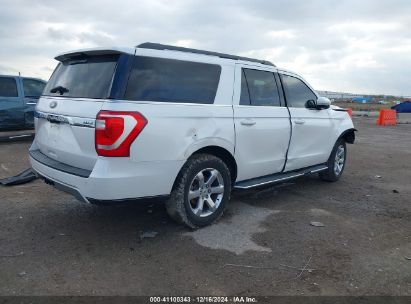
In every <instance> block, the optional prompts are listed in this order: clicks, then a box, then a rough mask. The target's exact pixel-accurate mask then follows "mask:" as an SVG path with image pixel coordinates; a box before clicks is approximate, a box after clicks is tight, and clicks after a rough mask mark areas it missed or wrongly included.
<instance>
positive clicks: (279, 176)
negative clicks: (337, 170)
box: [234, 164, 328, 189]
mask: <svg viewBox="0 0 411 304" xmlns="http://www.w3.org/2000/svg"><path fill="white" fill-rule="evenodd" d="M327 169H328V167H327V165H326V164H319V165H315V166H310V167H306V168H302V169H298V170H293V171H287V172H285V173H281V172H280V173H274V174H270V175H265V176H260V177H256V178H251V179H248V180H244V181H240V182H236V183H235V184H234V189H251V188H256V187H260V186H265V185H270V184H275V183H281V182H284V181H287V180H290V179H294V178H297V177H300V176H303V175H307V174H312V173H316V172H321V171H324V170H327Z"/></svg>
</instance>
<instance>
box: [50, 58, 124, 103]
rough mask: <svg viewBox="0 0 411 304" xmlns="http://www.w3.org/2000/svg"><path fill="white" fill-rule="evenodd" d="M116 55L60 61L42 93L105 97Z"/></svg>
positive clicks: (114, 67)
mask: <svg viewBox="0 0 411 304" xmlns="http://www.w3.org/2000/svg"><path fill="white" fill-rule="evenodd" d="M117 61H118V55H99V56H87V55H86V56H83V57H73V58H70V59H68V60H65V61H63V62H61V63H60V64H59V65H58V66H57V68H56V69H55V70H54V72H53V75H51V78H50V80H49V82H48V83H47V86H46V87H45V89H44V91H43V95H49V96H63V97H79V98H80V97H82V98H98V99H101V98H107V97H108V95H109V90H110V86H111V81H112V78H113V74H114V71H115V69H116V64H117Z"/></svg>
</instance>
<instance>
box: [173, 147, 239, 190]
mask: <svg viewBox="0 0 411 304" xmlns="http://www.w3.org/2000/svg"><path fill="white" fill-rule="evenodd" d="M197 154H210V155H214V156H216V157H218V158H220V159H221V160H222V161H224V163H225V164H226V165H227V166H228V169H229V170H230V175H231V181H232V182H233V183H234V182H235V180H236V179H237V172H238V168H237V162H236V160H235V158H234V156H233V154H232V153H231V152H230V151H229V150H227V149H226V148H223V147H221V146H216V145H209V146H203V147H198V148H197V149H196V150H192V151H191V154H190V155H189V156H188V157H187V160H186V162H185V163H184V165H185V164H186V163H187V161H188V160H189V159H190V157H192V156H193V155H197ZM184 165H183V166H182V167H181V168H180V171H179V172H178V174H177V176H176V178H175V179H174V182H173V187H172V189H174V188H175V186H176V181H177V180H178V177H179V176H180V173H181V170H182V169H183V168H184Z"/></svg>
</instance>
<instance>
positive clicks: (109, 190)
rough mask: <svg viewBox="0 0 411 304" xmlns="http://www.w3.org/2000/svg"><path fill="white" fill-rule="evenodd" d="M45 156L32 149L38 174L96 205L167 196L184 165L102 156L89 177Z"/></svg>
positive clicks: (32, 160)
mask: <svg viewBox="0 0 411 304" xmlns="http://www.w3.org/2000/svg"><path fill="white" fill-rule="evenodd" d="M34 151H36V150H34ZM40 153H41V152H40ZM33 156H34V157H33ZM43 156H44V157H45V158H44V157H43V158H42V156H41V155H40V154H38V153H37V154H36V152H34V154H33V150H31V151H30V163H31V166H32V168H33V170H34V171H35V172H36V173H37V174H38V175H40V176H41V177H43V178H44V179H45V181H46V182H47V183H49V184H52V185H53V186H54V187H56V188H57V189H59V190H62V191H64V192H68V193H70V194H72V195H73V196H75V197H76V198H77V199H79V200H80V201H83V202H88V203H94V204H113V203H123V202H124V201H134V200H146V199H149V198H150V199H158V198H159V197H161V198H165V197H167V196H168V195H169V194H170V192H171V189H172V186H173V183H174V180H175V178H176V176H177V174H178V172H179V171H180V169H181V167H182V166H183V164H184V162H183V161H161V162H132V161H131V160H130V159H129V158H105V157H101V158H98V159H97V161H96V163H95V165H94V168H93V170H92V171H91V172H90V174H89V176H88V177H85V176H79V175H76V174H74V173H75V172H77V171H76V170H75V169H78V168H74V169H73V167H70V166H67V165H66V167H63V169H64V171H63V170H61V168H60V167H59V164H57V165H56V163H52V161H50V158H48V157H47V156H45V155H44V154H43ZM47 158H48V159H47ZM54 162H55V161H54ZM57 163H58V162H57ZM60 164H61V163H60ZM63 165H64V164H63ZM72 169H73V170H72ZM70 170H71V172H70ZM80 170H81V169H80ZM73 171H74V172H73ZM83 173H84V172H83Z"/></svg>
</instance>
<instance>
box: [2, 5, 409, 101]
mask: <svg viewBox="0 0 411 304" xmlns="http://www.w3.org/2000/svg"><path fill="white" fill-rule="evenodd" d="M0 4H1V9H0V46H1V47H0V74H1V73H3V74H4V73H7V74H16V73H18V72H19V71H20V72H21V73H22V74H23V75H26V76H37V77H41V78H43V79H46V80H47V79H48V78H49V76H50V74H51V72H52V71H53V69H54V67H55V66H56V61H55V60H54V59H53V57H54V56H55V55H56V54H58V53H60V52H63V51H67V50H71V49H78V48H83V47H94V46H113V45H115V46H134V45H136V44H139V43H141V42H146V41H150V42H160V43H167V44H175V45H180V46H188V47H194V48H200V49H206V50H212V51H219V52H226V53H232V54H239V55H244V56H249V57H256V58H259V59H267V60H271V61H272V62H274V63H275V64H276V65H277V66H281V67H285V68H288V69H291V70H293V71H296V72H298V73H300V74H302V75H303V76H304V77H305V78H306V79H307V80H308V81H309V82H310V83H311V84H312V85H313V86H314V87H315V88H316V89H318V90H331V91H345V92H356V93H384V94H396V95H405V96H411V1H408V0H404V1H401V0H391V1H376V0H346V1H345V0H339V1H326V0H310V1H303V0H301V1H297V0H272V1H269V0H266V1H264V0H254V1H245V0H244V1H242V0H238V1H234V0H225V1H224V0H220V1H214V0H202V1H201V0H187V1H185V0H181V1H174V0H167V1H163V0H130V1H120V0H117V1H103V0H70V1H49V0H37V1H29V0H27V1H23V0H0Z"/></svg>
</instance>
